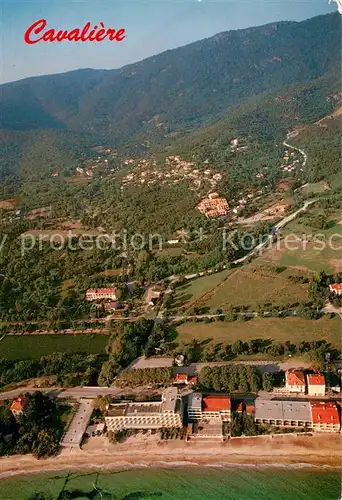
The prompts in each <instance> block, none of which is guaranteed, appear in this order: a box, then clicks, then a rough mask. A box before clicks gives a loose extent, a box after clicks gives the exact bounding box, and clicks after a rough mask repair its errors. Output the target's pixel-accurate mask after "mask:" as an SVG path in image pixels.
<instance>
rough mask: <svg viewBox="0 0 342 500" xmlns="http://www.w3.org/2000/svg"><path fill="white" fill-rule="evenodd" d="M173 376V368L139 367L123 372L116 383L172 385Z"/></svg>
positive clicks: (122, 384) (136, 385)
mask: <svg viewBox="0 0 342 500" xmlns="http://www.w3.org/2000/svg"><path fill="white" fill-rule="evenodd" d="M172 378H173V369H172V368H139V369H136V370H128V371H123V372H121V374H120V376H119V377H118V378H117V379H116V384H117V385H120V386H122V387H138V386H142V385H162V386H165V385H170V383H171V381H172Z"/></svg>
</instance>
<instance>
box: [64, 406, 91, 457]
mask: <svg viewBox="0 0 342 500" xmlns="http://www.w3.org/2000/svg"><path fill="white" fill-rule="evenodd" d="M92 411H93V401H92V399H86V400H84V399H81V401H80V404H79V407H78V408H77V411H76V413H75V415H74V417H73V419H72V421H71V423H70V425H69V427H68V430H67V432H66V434H65V436H64V437H63V439H62V441H61V446H64V447H68V448H74V447H75V446H80V444H81V442H82V438H83V435H84V433H85V431H86V428H87V427H88V422H89V419H90V416H91V414H92Z"/></svg>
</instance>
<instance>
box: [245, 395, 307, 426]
mask: <svg viewBox="0 0 342 500" xmlns="http://www.w3.org/2000/svg"><path fill="white" fill-rule="evenodd" d="M255 421H256V423H258V424H268V425H274V426H279V427H310V428H311V427H312V415H311V407H310V403H308V402H306V401H277V400H273V399H271V400H269V399H261V398H257V399H256V400H255Z"/></svg>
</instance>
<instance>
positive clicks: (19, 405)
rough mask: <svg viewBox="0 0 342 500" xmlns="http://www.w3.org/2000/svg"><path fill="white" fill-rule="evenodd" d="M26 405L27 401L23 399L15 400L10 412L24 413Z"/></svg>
mask: <svg viewBox="0 0 342 500" xmlns="http://www.w3.org/2000/svg"><path fill="white" fill-rule="evenodd" d="M25 403H26V401H25V399H22V398H18V399H14V400H13V401H12V404H11V406H10V410H11V411H24V407H25Z"/></svg>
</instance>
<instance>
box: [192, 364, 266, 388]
mask: <svg viewBox="0 0 342 500" xmlns="http://www.w3.org/2000/svg"><path fill="white" fill-rule="evenodd" d="M199 383H200V385H201V386H202V387H203V388H205V389H207V390H213V391H224V392H229V393H232V392H234V391H239V392H243V393H250V392H253V393H256V392H258V391H259V390H260V389H261V388H262V375H261V372H260V370H259V369H258V368H256V367H254V366H244V365H226V366H213V367H211V366H205V367H204V368H202V370H201V372H200V374H199Z"/></svg>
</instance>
